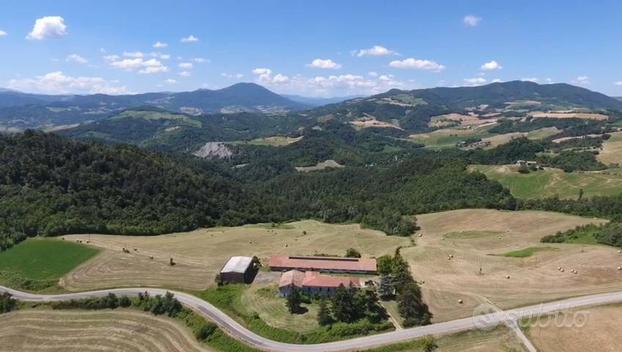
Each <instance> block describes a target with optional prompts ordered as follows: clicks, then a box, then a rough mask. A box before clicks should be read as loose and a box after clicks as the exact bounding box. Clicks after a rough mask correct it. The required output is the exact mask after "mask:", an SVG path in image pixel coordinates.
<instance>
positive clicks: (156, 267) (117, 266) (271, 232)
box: [63, 220, 411, 291]
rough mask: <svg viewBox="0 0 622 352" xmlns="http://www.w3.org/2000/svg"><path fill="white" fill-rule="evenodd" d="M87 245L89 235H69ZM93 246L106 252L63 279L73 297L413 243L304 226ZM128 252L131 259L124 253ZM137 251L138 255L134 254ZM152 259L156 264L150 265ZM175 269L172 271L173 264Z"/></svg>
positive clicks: (198, 285) (210, 281)
mask: <svg viewBox="0 0 622 352" xmlns="http://www.w3.org/2000/svg"><path fill="white" fill-rule="evenodd" d="M65 238H67V239H68V240H78V239H81V240H84V239H87V238H89V236H88V235H68V236H65ZM90 241H91V244H92V245H94V246H96V247H100V248H103V249H105V251H103V252H102V253H101V254H100V255H98V256H97V257H95V258H93V259H91V260H90V261H88V262H86V263H84V264H83V265H81V266H80V267H78V268H77V269H76V270H75V271H73V272H71V273H69V274H68V275H66V276H65V277H64V278H63V284H64V286H65V287H66V288H67V289H68V290H71V291H78V290H89V289H96V288H107V287H113V286H114V287H123V286H126V287H127V286H137V285H146V286H164V287H168V288H178V289H189V290H201V289H205V288H207V287H209V286H213V285H214V284H215V283H214V278H215V276H216V274H217V272H218V271H219V270H220V268H221V267H222V266H223V265H224V263H225V261H226V260H227V259H228V258H229V257H230V256H234V255H243V256H253V255H256V256H258V257H259V258H260V259H261V260H262V261H263V262H266V260H267V258H268V257H269V256H271V255H279V254H290V255H312V254H332V255H343V254H344V253H345V251H346V249H348V248H350V247H353V248H356V249H358V250H359V251H360V252H361V253H362V254H363V255H364V256H380V255H383V254H390V253H392V252H393V251H394V250H395V248H397V247H398V246H409V245H411V242H410V239H409V238H403V237H395V236H386V235H385V234H384V233H382V232H380V231H375V230H368V229H362V228H361V227H360V226H359V225H356V224H352V225H334V224H326V223H322V222H319V221H313V220H305V221H297V222H292V223H287V224H283V225H277V226H275V227H272V226H271V225H270V224H258V225H246V226H238V227H219V228H209V229H199V230H196V231H192V232H186V233H175V234H169V235H162V236H144V237H137V236H112V235H91V236H90ZM122 248H129V249H130V253H123V251H122ZM134 248H136V249H137V250H138V251H134V250H133V249H134ZM151 256H153V258H154V259H150V257H151ZM171 257H172V258H173V259H174V261H175V263H176V265H175V266H170V265H169V258H171Z"/></svg>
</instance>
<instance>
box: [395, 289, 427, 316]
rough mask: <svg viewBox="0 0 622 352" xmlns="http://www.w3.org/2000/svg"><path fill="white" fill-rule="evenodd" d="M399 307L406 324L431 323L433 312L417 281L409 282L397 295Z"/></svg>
mask: <svg viewBox="0 0 622 352" xmlns="http://www.w3.org/2000/svg"><path fill="white" fill-rule="evenodd" d="M397 308H398V311H399V312H400V316H401V317H402V318H403V319H404V324H403V325H404V326H405V327H410V326H419V325H426V324H429V323H430V320H431V319H432V313H430V311H429V310H428V306H427V305H426V304H425V303H423V300H422V298H421V290H420V289H419V287H418V286H417V284H416V283H409V284H407V285H406V286H405V287H404V288H402V291H401V292H400V293H399V294H398V296H397Z"/></svg>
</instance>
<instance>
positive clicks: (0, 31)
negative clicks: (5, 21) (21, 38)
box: [0, 29, 9, 38]
mask: <svg viewBox="0 0 622 352" xmlns="http://www.w3.org/2000/svg"><path fill="white" fill-rule="evenodd" d="M7 35H9V33H7V32H5V31H3V30H1V29H0V38H1V37H6V36H7Z"/></svg>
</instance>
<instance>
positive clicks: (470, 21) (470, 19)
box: [462, 15, 482, 27]
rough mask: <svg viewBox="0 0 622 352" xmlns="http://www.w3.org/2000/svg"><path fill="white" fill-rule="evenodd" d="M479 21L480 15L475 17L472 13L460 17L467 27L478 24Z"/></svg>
mask: <svg viewBox="0 0 622 352" xmlns="http://www.w3.org/2000/svg"><path fill="white" fill-rule="evenodd" d="M481 21H482V18H481V17H477V16H473V15H467V16H464V18H463V19H462V22H463V23H464V25H465V26H467V27H476V26H478V25H479V23H480V22H481Z"/></svg>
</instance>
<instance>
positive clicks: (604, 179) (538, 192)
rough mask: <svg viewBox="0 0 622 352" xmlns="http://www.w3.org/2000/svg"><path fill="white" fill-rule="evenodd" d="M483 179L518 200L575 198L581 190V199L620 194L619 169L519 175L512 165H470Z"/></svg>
mask: <svg viewBox="0 0 622 352" xmlns="http://www.w3.org/2000/svg"><path fill="white" fill-rule="evenodd" d="M469 169H470V170H477V171H479V172H482V173H483V174H485V175H486V177H488V178H490V179H492V180H496V181H498V182H499V183H501V184H502V185H503V186H505V187H507V188H509V189H510V192H512V195H513V196H515V197H517V198H523V199H530V198H546V197H552V196H559V197H560V198H577V197H578V196H579V191H580V190H581V189H583V196H584V197H593V196H607V195H617V194H620V193H622V170H620V169H609V170H603V171H575V172H570V173H568V172H564V171H562V170H560V169H553V168H546V169H545V170H539V171H534V172H530V173H528V174H521V173H519V172H518V167H517V166H515V165H471V166H469Z"/></svg>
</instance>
